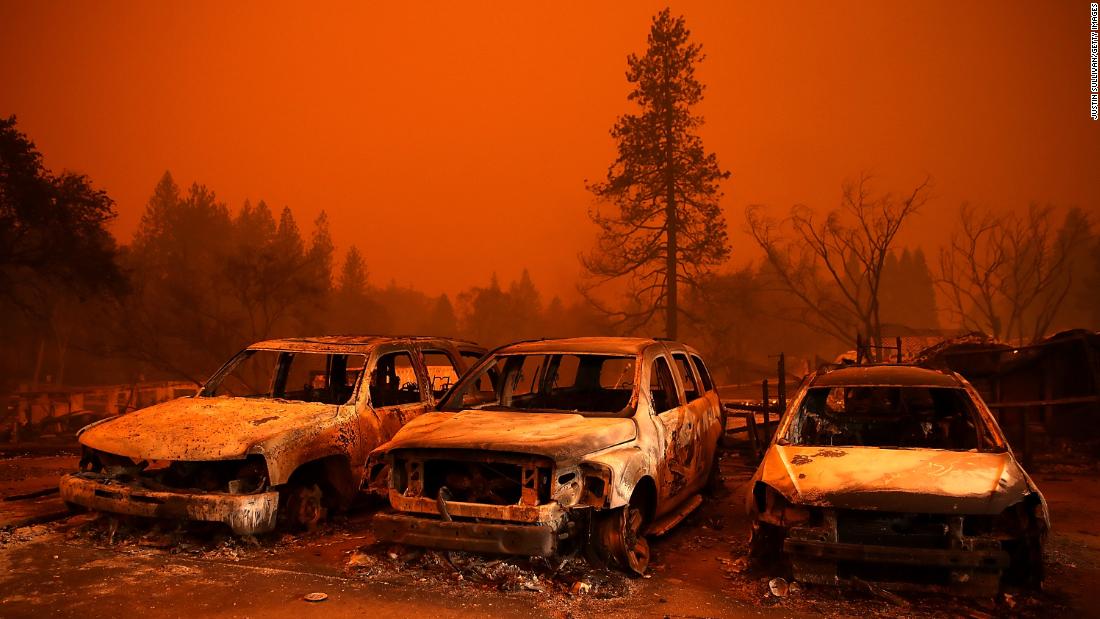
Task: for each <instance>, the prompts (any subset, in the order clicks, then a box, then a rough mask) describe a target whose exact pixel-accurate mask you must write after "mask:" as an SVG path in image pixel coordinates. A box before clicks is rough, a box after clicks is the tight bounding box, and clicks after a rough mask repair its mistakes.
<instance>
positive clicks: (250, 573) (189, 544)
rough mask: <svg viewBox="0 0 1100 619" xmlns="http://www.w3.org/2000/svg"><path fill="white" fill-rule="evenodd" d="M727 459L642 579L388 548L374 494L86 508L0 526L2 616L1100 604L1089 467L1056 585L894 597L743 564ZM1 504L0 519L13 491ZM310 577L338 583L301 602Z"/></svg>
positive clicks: (1057, 488)
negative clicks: (285, 514) (282, 528)
mask: <svg viewBox="0 0 1100 619" xmlns="http://www.w3.org/2000/svg"><path fill="white" fill-rule="evenodd" d="M72 464H73V463H72V462H71V458H70V459H68V460H64V459H56V460H50V459H48V458H47V459H43V458H25V459H19V458H17V459H8V460H3V461H0V480H9V481H5V482H4V483H6V484H8V485H6V486H3V488H4V490H5V495H10V494H11V493H12V491H13V490H19V491H24V492H25V491H28V490H30V489H31V488H29V486H28V484H33V483H38V482H39V481H41V479H42V477H43V476H46V477H49V475H52V474H53V472H54V471H57V470H60V469H64V468H65V467H67V466H71V465H72ZM21 471H22V472H21ZM723 472H724V474H725V476H726V488H725V491H724V492H723V493H721V494H720V495H719V496H718V497H716V498H715V499H713V500H710V501H707V502H706V503H705V504H704V507H702V508H700V510H698V511H697V512H696V513H695V514H693V515H692V516H691V517H690V518H689V519H688V520H687V521H686V522H685V523H683V524H682V525H681V526H680V527H678V528H677V529H675V530H674V531H673V532H672V533H670V534H669V535H667V536H665V537H664V538H661V539H658V540H655V541H654V543H653V561H652V570H651V574H650V575H649V576H648V577H647V578H642V579H633V578H627V577H625V576H623V575H620V574H618V573H615V572H607V571H603V570H593V569H590V567H589V566H588V565H587V564H585V563H584V562H583V561H581V560H571V561H566V562H565V563H564V564H563V565H560V566H559V565H556V564H546V563H543V562H534V563H532V562H528V561H523V560H517V561H499V560H492V559H486V558H482V557H473V556H468V555H463V554H460V553H454V554H452V555H450V556H445V555H442V554H439V553H432V552H428V553H423V552H419V551H416V550H414V549H402V548H390V547H383V546H380V545H377V544H375V540H374V538H373V536H372V535H371V533H370V520H371V518H372V516H373V513H374V509H372V508H369V507H368V508H365V509H361V510H359V511H357V512H356V513H354V514H352V515H351V516H349V517H347V518H345V519H341V520H340V521H338V522H336V523H333V524H331V525H327V526H325V527H324V528H323V529H321V530H318V531H315V532H312V533H307V534H302V535H297V536H290V535H271V536H264V537H263V538H261V539H258V540H251V539H246V540H241V539H237V538H233V537H230V536H228V535H225V534H224V533H222V532H220V531H218V530H216V529H206V528H201V527H195V526H191V527H185V528H178V527H175V526H174V525H150V524H148V523H136V524H131V523H126V522H120V521H117V520H114V519H112V518H107V517H97V516H95V515H77V516H71V517H66V518H63V519H61V520H58V521H55V522H51V523H48V524H38V525H33V526H23V527H16V528H12V527H7V528H0V616H3V617H23V616H35V615H41V614H43V613H49V614H50V615H51V616H60V617H81V618H87V617H114V616H119V615H120V614H124V615H126V616H130V615H141V616H142V617H145V618H153V617H177V616H182V615H189V616H215V617H220V616H228V617H246V616H276V617H278V616H286V617H292V616H293V617H311V616H322V615H323V616H326V617H334V616H350V615H353V614H355V615H361V614H366V615H374V616H379V615H382V616H384V615H385V614H386V613H393V614H395V615H398V616H402V617H405V616H431V617H457V616H464V617H466V616H501V617H512V616H516V617H530V616H532V615H538V616H552V617H585V616H596V615H604V616H615V617H617V616H624V617H625V616H630V617H635V616H642V617H665V616H670V617H741V616H761V615H763V616H809V615H820V614H825V615H832V616H840V615H868V614H872V613H873V614H885V615H892V616H933V615H937V616H942V615H944V614H951V615H960V616H972V617H987V616H1003V615H1007V614H1018V615H1024V616H1054V615H1066V614H1072V616H1100V612H1098V607H1097V606H1091V607H1090V605H1089V602H1090V600H1091V597H1090V596H1091V594H1092V593H1091V589H1092V588H1094V587H1095V583H1096V582H1100V568H1098V567H1097V566H1098V565H1100V561H1098V559H1100V528H1098V527H1097V526H1096V524H1095V522H1094V518H1095V514H1096V513H1098V510H1097V507H1100V480H1098V479H1097V478H1096V476H1095V475H1081V474H1080V473H1079V472H1078V473H1073V474H1070V473H1050V474H1046V475H1044V474H1039V475H1037V476H1036V481H1037V482H1038V483H1039V485H1040V487H1041V488H1042V489H1043V490H1044V491H1045V492H1046V494H1047V497H1048V499H1049V501H1050V505H1051V511H1052V514H1053V520H1054V527H1055V534H1054V536H1053V538H1052V539H1051V542H1050V547H1049V551H1048V555H1049V557H1048V562H1049V578H1048V587H1047V591H1045V592H1043V593H1042V594H1039V595H1032V594H1028V593H1025V592H1010V593H1009V595H1008V596H1004V595H1002V596H999V597H998V598H997V599H996V600H982V599H977V600H974V599H966V600H958V599H952V598H946V597H939V596H917V595H908V596H904V597H903V598H902V601H901V602H897V601H895V602H890V601H887V600H885V599H881V598H878V597H874V596H872V595H870V594H867V593H860V592H852V591H840V590H837V589H832V588H811V587H803V588H802V590H801V591H799V592H797V593H792V594H790V595H788V596H786V597H783V598H778V597H775V596H774V595H772V594H770V593H769V591H768V576H767V575H763V574H753V573H751V572H747V571H745V569H744V562H743V557H744V552H745V549H746V544H745V542H746V537H747V531H748V521H747V519H746V517H745V516H744V510H743V507H742V497H743V496H744V490H745V484H746V482H747V480H748V477H749V476H750V475H751V470H750V469H749V467H747V466H745V465H743V464H741V462H740V459H739V458H738V457H737V456H735V455H728V456H726V457H725V458H724V459H723ZM18 479H23V480H24V481H23V482H18V483H17V480H18ZM26 480H31V481H26ZM55 500H56V499H55ZM6 503H8V505H2V504H0V522H3V518H4V514H5V513H7V512H4V509H6V508H10V507H11V505H10V504H12V503H18V501H9V502H6ZM55 507H56V505H55ZM311 592H323V593H325V594H327V596H328V597H327V599H326V600H325V601H322V602H315V603H314V602H307V601H304V600H303V596H305V595H306V594H308V593H311Z"/></svg>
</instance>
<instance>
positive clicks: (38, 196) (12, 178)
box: [0, 116, 125, 383]
mask: <svg viewBox="0 0 1100 619" xmlns="http://www.w3.org/2000/svg"><path fill="white" fill-rule="evenodd" d="M114 217H115V210H114V201H113V200H112V199H111V198H110V197H109V196H108V195H107V194H106V192H104V191H103V190H100V189H96V188H95V187H94V186H93V185H92V181H91V180H90V179H88V177H86V176H84V175H81V174H76V173H73V172H68V171H64V172H61V173H59V174H54V173H53V172H51V171H50V170H48V169H46V167H45V166H44V165H43V164H42V155H41V154H40V153H39V152H38V149H37V148H36V147H35V145H34V142H32V141H31V140H30V138H28V137H27V136H26V135H25V134H24V133H22V132H21V131H19V129H18V128H17V126H16V119H15V117H14V116H11V117H8V118H0V339H2V340H3V341H4V342H5V345H4V348H5V349H6V350H7V351H8V352H9V353H10V354H9V355H5V362H8V361H18V360H19V359H20V358H22V359H33V360H34V365H33V368H34V369H33V371H32V374H31V375H30V376H27V375H25V374H23V372H26V370H27V369H28V368H27V367H26V366H24V367H19V368H14V367H11V368H5V369H8V370H10V371H7V372H4V373H3V375H4V376H5V377H20V378H23V379H26V378H30V379H31V382H34V383H37V382H39V380H40V378H42V376H43V375H44V374H45V373H49V374H50V375H51V376H52V377H53V378H54V382H62V381H63V380H64V375H65V367H66V358H67V353H68V350H69V346H70V343H71V342H72V338H73V335H74V333H75V332H76V331H77V327H79V326H80V324H79V314H78V313H77V312H76V309H77V308H78V307H81V306H84V305H87V304H88V303H93V302H95V301H96V299H98V298H100V297H102V296H105V295H106V296H111V295H116V294H119V293H121V292H122V290H123V289H124V288H125V278H124V277H123V274H122V273H121V271H120V270H119V268H118V266H117V264H116V262H115V259H116V256H117V252H118V250H117V247H116V245H115V241H114V238H113V237H112V236H111V235H110V233H109V232H108V231H107V223H108V222H109V221H111V220H112V219H114ZM47 342H52V346H47ZM47 352H50V353H52V355H50V356H51V357H52V360H53V363H52V364H50V365H51V367H46V357H47ZM28 365H29V364H28ZM0 382H8V381H2V380H0Z"/></svg>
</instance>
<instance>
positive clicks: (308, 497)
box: [283, 484, 326, 531]
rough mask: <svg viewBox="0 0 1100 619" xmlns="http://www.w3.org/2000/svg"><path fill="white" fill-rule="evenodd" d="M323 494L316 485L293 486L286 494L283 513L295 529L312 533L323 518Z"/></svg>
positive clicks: (287, 521)
mask: <svg viewBox="0 0 1100 619" xmlns="http://www.w3.org/2000/svg"><path fill="white" fill-rule="evenodd" d="M323 499H324V493H322V492H321V487H320V486H318V485H317V484H294V485H292V486H291V487H290V488H289V489H288V490H287V493H286V500H285V502H284V504H283V513H284V515H285V520H286V523H287V524H288V525H289V526H290V527H292V528H295V529H304V530H306V531H312V530H313V529H314V528H316V527H317V525H318V523H320V522H321V520H323V519H324V517H325V511H326V510H325V506H324V503H323Z"/></svg>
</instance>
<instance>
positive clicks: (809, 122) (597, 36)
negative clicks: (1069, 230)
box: [0, 0, 1100, 295]
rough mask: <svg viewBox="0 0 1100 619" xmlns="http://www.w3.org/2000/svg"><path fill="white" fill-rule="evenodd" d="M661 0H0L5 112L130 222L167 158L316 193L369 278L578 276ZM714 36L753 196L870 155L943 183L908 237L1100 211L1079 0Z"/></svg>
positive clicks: (767, 15) (791, 10)
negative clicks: (963, 224) (1054, 208)
mask: <svg viewBox="0 0 1100 619" xmlns="http://www.w3.org/2000/svg"><path fill="white" fill-rule="evenodd" d="M663 6H664V4H663V3H658V2H634V1H631V2H621V3H593V2H575V3H560V2H553V3H549V2H547V3H535V2H508V3H503V2H502V3H488V2H455V3H443V2H439V3H370V4H368V3H352V4H346V5H337V4H329V3H293V4H290V3H287V4H278V3H271V2H263V3H242V2H233V3H224V2H192V1H188V2H178V1H170V2H136V1H135V2H126V3H119V2H90V1H89V2H52V1H51V2H22V1H16V0H0V51H2V56H0V58H2V62H0V114H4V115H8V114H16V115H17V116H18V118H19V123H20V127H21V129H22V130H23V131H25V132H26V133H27V134H28V135H30V136H31V137H32V138H33V139H34V140H35V141H36V143H37V144H38V146H39V148H40V150H41V151H42V152H43V153H44V155H45V159H46V164H47V165H48V166H50V167H51V168H53V169H61V168H68V169H73V170H77V171H80V172H84V173H86V174H88V175H90V176H91V177H92V178H93V179H94V181H95V182H96V183H97V184H98V185H99V186H101V187H103V188H105V189H106V190H107V191H108V192H109V193H110V194H111V195H112V196H113V197H114V198H115V200H116V201H117V204H118V211H119V217H118V220H117V222H115V224H114V231H115V232H116V234H117V235H118V236H119V238H120V240H122V241H123V242H128V241H129V239H130V238H131V235H132V234H133V231H134V229H135V227H136V226H137V224H138V222H139V220H140V216H141V212H142V210H143V208H144V205H145V202H146V200H147V199H148V196H149V195H150V194H151V193H152V189H153V186H154V184H155V183H156V181H157V180H158V178H159V177H160V175H161V174H162V173H163V172H164V171H165V170H171V172H172V174H173V175H174V176H175V178H176V180H177V182H179V183H180V184H181V185H187V184H190V183H191V182H193V181H198V182H201V183H204V184H206V185H208V186H210V187H211V188H213V189H214V190H216V191H217V193H218V195H219V197H220V198H221V199H223V200H224V201H226V202H227V203H228V204H229V205H230V207H231V208H234V209H236V208H239V206H240V204H241V203H242V202H243V201H244V200H245V199H246V198H250V199H252V200H253V201H256V200H258V199H264V200H266V201H267V202H268V203H269V204H270V205H271V206H272V207H273V208H280V207H282V206H283V205H289V206H290V207H291V208H292V209H293V210H294V212H295V214H296V215H297V217H298V219H299V225H300V226H301V228H302V229H303V233H305V234H308V232H309V230H310V225H311V220H312V219H313V218H314V217H315V216H316V214H317V213H318V212H320V211H321V210H322V209H324V210H325V211H327V212H328V215H329V218H330V222H331V224H332V228H333V236H334V238H335V241H336V243H337V245H338V247H339V248H340V250H341V252H342V250H344V249H346V248H347V247H348V246H349V245H351V244H355V245H358V246H359V248H360V249H361V250H362V251H363V253H364V255H365V257H366V259H367V262H368V268H369V270H370V273H371V276H370V277H371V281H372V282H373V283H375V284H385V283H387V282H389V281H391V280H395V281H397V282H398V283H400V284H408V285H413V286H416V287H419V288H421V289H423V290H425V291H427V292H431V293H439V292H448V293H452V294H453V293H454V292H456V291H458V290H461V289H463V288H466V287H468V286H470V285H474V284H482V283H485V282H486V281H487V280H488V277H489V275H490V273H492V272H496V273H497V274H498V275H499V276H500V278H501V279H502V280H503V281H505V282H507V281H508V280H510V279H512V278H515V277H517V276H518V275H519V273H520V271H521V269H522V268H524V267H528V268H529V269H530V271H531V274H532V276H533V277H534V279H535V282H536V284H537V285H538V286H539V287H540V289H542V291H543V292H544V294H546V295H550V294H563V295H569V294H571V291H572V290H573V283H574V282H575V281H576V278H577V276H578V274H579V270H580V269H579V266H578V262H577V254H578V253H579V252H582V251H584V250H585V249H587V248H588V247H589V246H590V245H591V243H592V240H593V227H592V225H591V224H590V223H589V222H588V219H587V211H588V209H589V208H590V207H591V206H592V205H593V202H592V199H591V197H590V195H589V194H588V193H587V192H586V190H585V188H584V181H585V179H586V178H587V179H592V180H595V179H598V178H600V177H601V176H602V175H603V174H604V172H605V170H606V167H607V165H608V164H609V163H610V162H611V160H612V158H613V156H614V152H615V151H614V144H613V142H612V140H611V138H610V137H609V135H608V129H609V128H610V127H611V126H612V124H613V122H614V121H615V118H616V116H617V115H619V114H621V113H624V112H626V111H629V110H630V109H631V108H630V106H629V105H628V103H627V101H626V99H625V97H626V94H627V92H628V89H629V87H628V85H627V83H626V81H625V77H624V71H625V67H626V62H625V60H626V55H627V54H628V53H630V52H641V51H643V50H644V48H645V42H646V33H647V30H648V27H649V23H650V18H651V16H652V15H654V14H655V13H656V12H658V11H659V10H660V9H661V8H663ZM672 9H673V11H674V13H679V14H683V15H684V16H685V17H686V19H687V22H688V26H689V28H691V30H692V32H693V36H694V39H695V40H696V41H697V42H699V43H701V44H702V45H703V47H704V50H705V52H706V54H707V59H706V61H705V62H704V63H703V65H702V66H701V68H700V69H699V75H700V77H701V78H702V80H703V81H704V82H705V83H706V85H707V97H706V100H705V101H704V103H703V104H702V105H701V106H700V110H699V111H700V112H701V113H702V114H703V115H704V116H705V117H706V120H707V124H706V125H705V126H704V127H703V128H702V134H703V137H704V140H705V142H706V144H707V146H708V148H709V149H711V150H713V151H715V152H716V153H717V154H718V157H719V161H720V162H721V164H722V165H723V167H725V168H726V169H728V170H730V171H731V172H732V176H731V178H730V180H729V181H728V182H727V184H726V185H725V192H726V195H725V198H724V199H723V204H724V207H725V211H726V214H727V217H728V219H729V222H730V229H731V239H732V242H733V245H734V246H733V258H732V259H731V265H734V266H736V265H740V264H744V263H746V262H747V261H749V260H753V259H756V258H758V257H759V253H758V252H757V251H755V249H754V248H753V247H751V246H750V240H749V239H748V237H747V236H746V235H745V233H744V230H743V228H744V208H745V206H746V205H748V204H754V203H761V204H766V205H770V206H771V207H772V208H773V210H774V212H775V213H777V214H779V213H781V212H786V211H787V209H789V207H790V206H791V205H792V204H794V203H805V204H808V205H810V206H814V207H819V208H832V207H834V206H836V205H837V204H838V202H839V194H840V184H841V181H842V180H843V179H845V178H848V177H852V176H854V175H856V174H858V173H859V172H860V171H861V170H870V171H873V172H875V173H876V174H877V175H878V176H879V185H878V186H879V187H880V188H883V189H893V190H896V191H902V190H904V189H906V188H909V187H911V186H912V185H913V184H914V183H915V182H917V181H918V180H920V179H921V178H922V177H923V176H924V174H925V173H928V174H931V175H932V176H933V177H934V179H935V195H934V199H933V201H932V202H931V203H929V204H928V205H927V206H926V207H925V210H924V212H923V213H922V214H921V216H920V217H919V218H918V219H916V220H914V221H913V222H912V225H911V227H910V228H909V229H908V230H907V231H906V232H905V233H904V235H903V237H902V238H901V242H902V243H904V244H908V245H918V244H919V245H923V246H925V247H926V249H927V250H930V251H935V247H936V246H937V244H938V243H939V242H941V240H942V239H944V238H945V235H946V234H947V230H948V228H949V225H950V223H951V222H952V221H953V218H954V213H955V211H956V209H957V208H958V206H959V204H960V203H961V202H963V201H964V200H969V201H971V202H973V203H977V204H981V205H986V206H993V207H997V208H1005V209H1019V208H1022V207H1024V206H1026V205H1027V203H1028V202H1029V201H1033V200H1034V201H1039V202H1043V203H1048V202H1049V203H1053V204H1056V205H1060V206H1080V207H1083V208H1086V209H1088V210H1089V211H1090V212H1091V213H1093V214H1094V215H1100V213H1098V211H1100V174H1098V171H1100V123H1098V122H1094V121H1092V120H1091V119H1090V118H1089V97H1088V92H1089V62H1088V61H1089V47H1088V38H1089V35H1088V27H1089V5H1088V2H1086V1H1080V0H1067V1H1065V2H1056V3H1037V2H1022V1H1017V2H965V3H956V2H934V3H931V2H912V3H902V2H871V1H868V2H816V3H793V2H792V3H770V2H769V3H764V2H711V3H694V2H683V3H681V2H675V3H673V4H672Z"/></svg>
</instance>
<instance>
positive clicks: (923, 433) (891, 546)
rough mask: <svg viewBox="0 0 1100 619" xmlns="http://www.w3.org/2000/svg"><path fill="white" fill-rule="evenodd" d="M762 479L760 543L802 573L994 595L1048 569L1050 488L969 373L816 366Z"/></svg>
mask: <svg viewBox="0 0 1100 619" xmlns="http://www.w3.org/2000/svg"><path fill="white" fill-rule="evenodd" d="M750 488H751V491H750V495H749V496H748V509H749V512H750V514H751V515H752V517H753V520H754V522H753V533H752V553H753V554H754V556H755V557H756V558H758V559H760V560H762V561H768V560H770V559H779V560H781V564H785V565H786V566H787V567H788V568H789V569H790V571H791V572H792V575H793V577H794V578H795V579H797V580H802V581H805V582H812V583H819V584H854V585H860V584H861V583H875V584H877V585H880V586H883V587H884V588H894V589H906V588H920V589H938V590H943V591H948V592H954V593H964V594H987V593H989V592H991V591H994V592H995V591H996V590H997V588H998V587H999V585H1000V583H1001V580H1002V577H1003V576H1008V577H1010V578H1011V579H1012V580H1015V581H1017V582H1021V583H1023V584H1028V583H1030V584H1036V583H1038V582H1039V581H1041V579H1042V556H1043V543H1044V540H1045V537H1046V534H1047V530H1048V528H1049V515H1048V512H1047V506H1046V501H1045V500H1044V499H1043V495H1042V494H1041V493H1040V492H1039V489H1038V488H1037V487H1036V486H1035V484H1034V483H1033V482H1032V481H1031V479H1030V478H1029V477H1028V476H1027V474H1026V473H1025V472H1024V470H1023V469H1022V468H1021V467H1020V465H1019V463H1017V461H1016V459H1015V457H1014V456H1013V454H1012V451H1011V450H1010V448H1009V446H1008V443H1007V442H1006V441H1005V439H1004V435H1003V434H1002V433H1001V430H1000V428H999V427H998V425H997V422H996V420H995V418H994V417H993V415H992V414H991V413H990V411H989V409H988V408H987V407H986V405H985V403H984V402H983V401H982V399H981V397H980V395H979V394H978V393H977V391H975V390H974V389H973V387H971V386H970V384H969V383H967V382H966V380H965V379H963V378H962V377H961V376H959V375H958V374H949V373H944V372H938V371H933V370H927V369H922V368H917V367H911V366H897V365H895V366H888V365H883V366H856V367H848V368H841V369H836V370H831V371H822V372H819V373H817V374H814V375H811V376H810V377H808V379H807V380H805V381H804V383H803V386H802V388H801V390H800V391H799V393H798V394H797V395H796V397H795V398H794V399H793V400H792V401H791V404H790V406H789V407H788V409H787V411H786V413H785V414H784V416H783V418H782V419H781V420H780V422H779V426H778V428H777V429H776V433H775V436H774V438H773V440H772V443H771V446H770V448H769V449H768V450H767V453H766V454H765V456H764V460H763V462H762V463H761V464H760V467H759V468H758V470H757V471H756V474H755V476H754V477H753V480H752V484H751V485H750Z"/></svg>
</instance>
